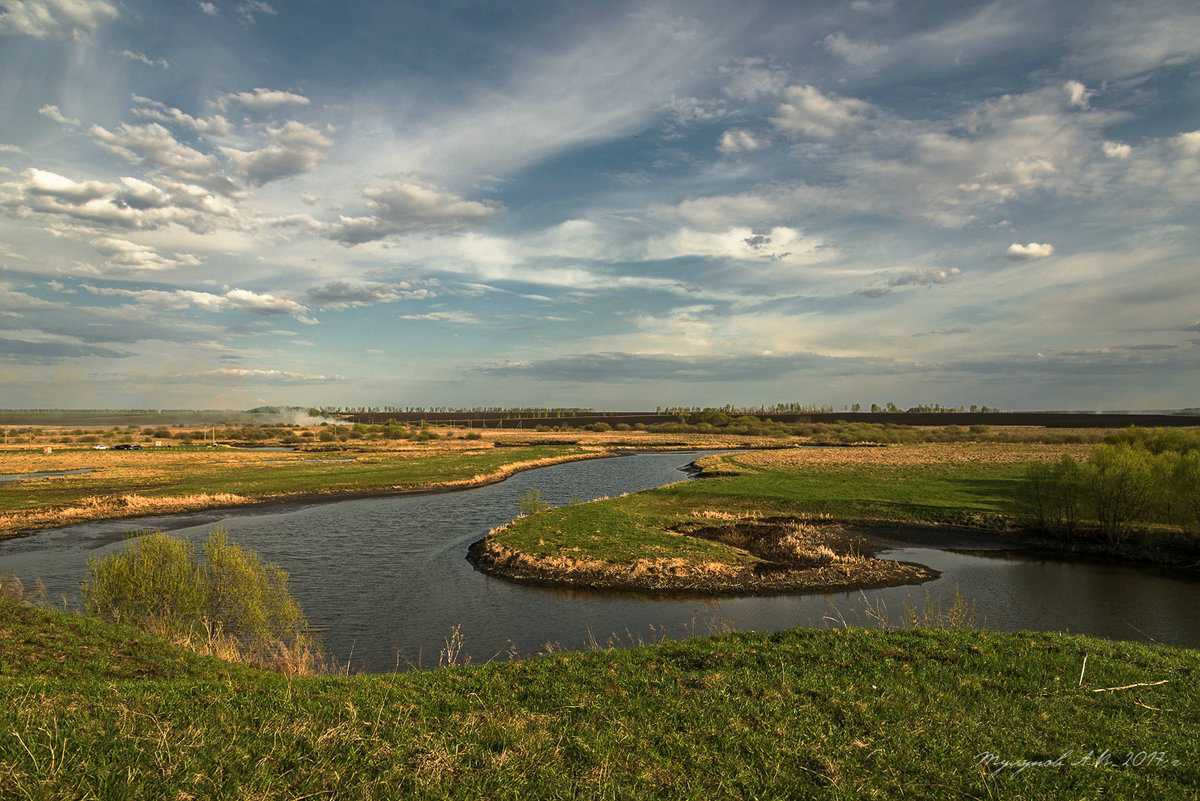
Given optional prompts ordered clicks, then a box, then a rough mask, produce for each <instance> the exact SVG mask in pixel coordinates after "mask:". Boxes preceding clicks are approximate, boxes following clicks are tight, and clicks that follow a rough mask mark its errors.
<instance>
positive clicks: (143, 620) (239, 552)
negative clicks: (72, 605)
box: [81, 529, 319, 666]
mask: <svg viewBox="0 0 1200 801" xmlns="http://www.w3.org/2000/svg"><path fill="white" fill-rule="evenodd" d="M81 590H82V594H83V601H84V606H85V608H86V609H87V611H88V612H90V613H91V614H94V615H97V616H99V617H105V618H110V619H113V620H121V621H125V622H127V623H131V624H134V625H137V626H140V627H142V628H145V629H148V630H151V631H154V632H156V633H159V634H163V635H165V636H167V637H169V638H171V639H174V640H176V641H178V642H183V643H185V644H189V645H193V646H195V644H196V643H201V644H204V643H211V641H212V640H213V638H214V636H215V637H216V638H219V639H220V640H222V641H223V642H225V643H228V644H231V645H232V647H233V648H234V650H235V651H236V655H237V657H238V659H239V661H245V662H250V663H253V664H259V665H263V666H274V665H276V664H278V663H279V661H280V658H281V657H287V658H288V659H289V660H290V659H292V658H294V656H295V654H296V653H297V652H303V653H306V654H309V655H310V656H315V655H317V654H319V649H318V648H317V646H316V644H315V643H314V641H313V640H312V638H311V636H310V635H309V634H308V624H307V622H306V621H305V619H304V614H303V612H301V611H300V606H299V605H298V604H297V603H296V601H295V599H293V598H292V596H291V595H290V594H289V592H288V588H287V574H286V573H285V572H284V571H283V570H281V569H280V568H278V567H276V566H275V565H273V564H270V563H267V562H264V561H262V559H261V558H260V557H259V556H258V554H256V553H254V552H253V551H250V550H247V549H245V548H243V547H241V546H240V545H237V544H236V543H233V542H230V541H229V538H228V536H227V534H226V533H225V531H224V530H222V529H217V530H216V531H214V532H213V533H212V535H211V536H210V537H209V538H208V540H207V541H206V542H205V543H204V545H203V547H202V548H201V550H200V552H199V553H197V551H196V550H195V548H193V546H192V545H191V543H189V542H188V541H187V540H185V539H182V538H178V537H171V536H169V535H166V534H163V533H162V532H161V531H155V532H150V533H146V534H143V535H141V536H138V537H137V538H136V539H134V540H133V541H131V542H130V543H129V545H128V547H126V548H125V550H124V551H122V552H120V553H116V554H112V555H111V556H107V557H105V558H103V559H91V560H89V561H88V578H87V579H86V580H85V581H84V583H83V584H82V585H81ZM308 661H309V662H311V661H312V660H311V659H310V660H308Z"/></svg>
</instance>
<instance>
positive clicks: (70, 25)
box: [0, 0, 117, 39]
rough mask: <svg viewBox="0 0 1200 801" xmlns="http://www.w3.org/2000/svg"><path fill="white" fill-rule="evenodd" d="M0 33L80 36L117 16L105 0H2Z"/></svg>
mask: <svg viewBox="0 0 1200 801" xmlns="http://www.w3.org/2000/svg"><path fill="white" fill-rule="evenodd" d="M0 9H2V10H3V13H2V14H0V35H2V34H13V33H18V34H24V35H26V36H34V37H37V38H38V39H45V38H50V37H53V38H70V37H80V36H83V35H84V34H87V33H91V32H92V31H94V30H96V29H97V28H99V27H100V26H101V25H104V24H105V23H107V22H111V21H113V20H114V19H116V18H117V9H116V8H115V7H114V6H113V5H111V4H110V3H107V2H105V0H0Z"/></svg>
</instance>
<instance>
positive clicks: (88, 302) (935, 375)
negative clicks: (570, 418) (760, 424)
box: [0, 0, 1200, 409]
mask: <svg viewBox="0 0 1200 801" xmlns="http://www.w3.org/2000/svg"><path fill="white" fill-rule="evenodd" d="M1198 71H1200V7H1198V6H1197V5H1196V4H1195V3H1194V2H1188V1H1181V2H1155V3H1114V2H1061V1H1060V2H993V3H980V2H967V3H964V2H903V3H901V2H890V1H889V0H854V1H853V2H847V3H839V4H837V5H836V6H835V5H834V4H829V3H817V2H777V3H770V2H753V1H751V2H744V1H743V2H736V3H735V2H709V3H697V2H678V3H671V2H639V3H624V4H617V3H595V4H592V3H582V4H566V3H558V2H543V3H538V2H522V3H494V2H449V3H433V2H428V3H414V2H409V3H404V2H388V3H378V2H376V3H360V2H353V3H344V4H343V3H314V2H291V3H286V4H285V3H282V2H279V3H270V4H269V3H267V2H262V0H248V1H247V2H238V1H234V2H220V1H219V0H214V1H213V2H180V3H155V2H148V0H0V109H2V110H3V113H0V380H3V383H4V394H3V397H2V398H0V405H4V406H9V407H85V408H86V407H91V408H99V407H134V408H156V407H174V408H179V407H186V408H197V407H211V408H230V407H241V408H245V407H249V406H255V405H259V404H263V403H295V404H312V405H320V404H336V405H446V404H449V405H465V406H476V405H489V406H492V405H496V406H499V405H525V404H531V405H539V406H554V405H579V406H595V407H597V408H606V407H607V408H617V407H621V408H638V407H643V408H653V407H654V406H656V405H659V404H663V403H668V404H669V403H687V404H723V403H727V402H731V403H737V404H754V403H773V402H775V401H784V400H800V401H804V402H809V403H814V404H832V405H835V406H839V407H840V406H842V405H843V404H848V403H854V402H862V403H864V404H866V405H869V404H870V403H871V402H874V401H878V402H883V401H888V400H892V401H895V402H897V403H899V405H900V406H901V407H907V406H910V405H915V404H917V403H921V402H939V403H945V404H964V405H969V404H972V403H986V404H988V405H991V406H1000V407H1004V408H1016V409H1019V408H1085V409H1088V408H1129V407H1133V408H1177V407H1187V406H1196V405H1197V397H1196V394H1195V388H1196V386H1197V375H1198V371H1197V368H1198V367H1200V358H1198V355H1200V347H1198V346H1200V280H1197V276H1198V275H1200V270H1198V267H1200V259H1198V257H1197V255H1196V254H1198V253H1200V232H1198V231H1197V229H1196V226H1195V221H1196V219H1197V212H1198V211H1200V203H1198V200H1200V81H1198V80H1197V77H1198V75H1197V73H1198Z"/></svg>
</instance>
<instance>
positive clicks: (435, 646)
mask: <svg viewBox="0 0 1200 801" xmlns="http://www.w3.org/2000/svg"><path fill="white" fill-rule="evenodd" d="M697 455H698V454H696V453H686V454H684V453H678V452H675V453H653V454H650V453H643V454H635V455H628V456H623V457H620V458H612V459H600V460H593V461H584V462H573V463H569V464H563V465H556V466H553V467H547V468H541V469H538V470H533V471H528V472H524V473H519V474H517V475H515V476H513V477H512V478H509V479H508V480H507V481H504V482H501V483H498V484H493V485H489V486H486V487H480V488H476V489H471V490H464V491H459V492H449V493H435V494H424V495H397V496H385V497H375V498H362V499H356V500H346V501H339V502H325V503H319V504H308V505H301V504H291V505H273V506H259V507H251V508H243V509H234V510H215V511H205V512H199V513H191V514H185V515H172V516H164V517H160V518H141V519H138V520H134V521H107V522H102V523H94V524H84V525H79V526H72V527H69V528H65V529H55V530H50V531H44V532H39V533H38V534H35V535H32V536H29V537H24V538H19V539H16V540H10V541H7V542H4V543H0V571H2V572H15V573H16V574H17V575H18V577H20V578H21V579H22V580H25V581H32V580H33V579H34V578H37V577H39V576H40V577H41V578H42V579H43V581H44V582H45V584H46V586H47V588H48V590H49V593H50V596H51V598H54V599H60V598H61V599H65V601H66V603H67V604H68V605H73V606H77V605H78V597H79V595H78V584H79V582H80V580H81V579H82V578H83V577H84V575H85V573H86V562H87V560H88V559H89V558H91V557H97V556H104V555H106V554H108V553H113V552H115V551H116V550H118V549H119V548H121V547H123V541H124V539H125V538H126V536H127V534H128V532H129V531H131V530H134V529H147V528H163V529H172V530H176V531H178V532H180V533H183V534H186V535H188V536H189V537H195V538H201V537H204V536H206V535H207V534H208V533H209V532H210V531H212V530H213V529H214V528H215V527H217V526H218V525H220V526H223V527H225V528H226V529H228V530H229V532H230V535H231V537H232V539H234V540H235V541H236V542H238V543H240V544H242V545H245V546H246V547H248V548H251V549H253V550H255V551H257V552H258V553H260V554H261V555H262V556H263V558H265V559H267V560H268V561H271V562H275V563H276V564H278V565H280V566H281V567H282V568H284V569H285V570H286V571H288V573H289V574H290V575H291V588H292V591H293V594H294V595H295V596H296V598H297V600H298V601H299V602H300V604H301V606H302V607H303V608H304V610H305V612H306V614H307V616H308V618H309V620H310V622H311V623H312V624H313V625H314V626H315V627H316V628H317V629H319V630H320V631H322V632H323V636H324V638H325V642H326V645H327V646H328V648H329V649H330V650H331V651H332V652H333V654H334V655H335V656H337V658H338V659H340V660H341V661H342V662H343V663H344V662H346V661H347V660H352V661H353V664H354V665H355V667H357V668H365V669H369V670H392V669H394V668H396V667H397V666H398V667H400V668H404V667H408V666H417V665H419V666H424V667H431V666H435V665H436V664H437V662H438V652H439V651H440V650H441V649H442V648H443V646H444V643H445V638H446V637H447V635H448V634H449V633H450V631H451V628H452V627H454V626H460V627H461V632H462V634H463V636H464V637H465V638H466V649H467V652H468V653H469V655H470V656H471V658H472V659H473V661H475V662H483V661H488V660H490V659H504V658H507V656H508V655H510V654H519V655H529V654H533V653H537V652H539V651H543V650H547V648H570V649H573V648H581V647H587V646H588V645H589V644H590V643H592V642H596V643H599V644H601V645H603V644H606V643H607V642H609V641H612V642H615V643H619V644H633V643H637V642H649V641H653V640H656V639H660V638H662V637H664V636H670V637H677V638H680V637H686V636H689V635H691V634H693V633H695V634H706V633H709V632H710V631H712V630H719V629H723V628H736V629H752V630H762V631H766V630H778V629H784V628H791V627H794V626H816V627H821V626H829V625H841V624H842V623H843V622H844V623H849V624H852V625H874V624H877V623H878V621H879V618H889V619H890V620H891V621H892V622H899V621H900V620H901V618H902V617H903V613H904V609H905V607H906V606H913V607H917V608H922V607H924V606H925V605H926V604H927V603H928V604H930V605H932V606H935V607H936V606H937V604H938V603H939V602H940V603H941V605H942V608H943V609H948V608H949V607H950V605H951V604H952V603H953V601H954V597H955V592H956V590H957V591H958V592H959V593H960V594H961V595H962V596H963V597H965V598H967V599H970V601H971V602H973V604H974V612H975V618H976V621H977V623H979V624H982V625H984V626H986V627H987V628H991V629H997V630H1006V631H1012V630H1019V629H1038V630H1050V631H1070V632H1078V633H1087V634H1094V635H1099V636H1104V637H1110V638H1118V639H1131V640H1140V641H1156V642H1163V643H1168V644H1176V645H1187V646H1191V647H1200V616H1197V615H1196V614H1195V612H1194V610H1195V608H1196V602H1197V600H1200V581H1198V579H1197V576H1196V574H1195V573H1194V572H1188V571H1182V570H1164V569H1153V568H1146V567H1139V566H1133V565H1127V564H1115V563H1094V562H1078V561H1062V560H1055V559H1047V558H1030V557H1021V556H1016V555H1014V554H1012V553H1008V552H1003V551H998V550H991V551H982V552H973V553H963V552H959V551H949V550H939V549H937V548H931V547H925V546H921V545H919V544H916V543H919V538H913V539H912V540H911V542H913V543H914V544H913V545H909V546H905V547H901V548H897V549H895V550H893V551H890V552H886V553H885V554H883V555H886V556H889V557H890V558H896V559H901V560H904V561H913V562H919V563H922V564H926V565H929V566H930V567H933V568H935V569H937V570H940V571H942V576H941V578H939V579H936V580H934V581H931V582H928V583H926V584H924V585H921V586H919V587H897V588H891V589H884V590H873V591H868V592H862V593H859V592H842V593H826V594H816V595H800V596H770V597H748V598H726V599H723V600H711V599H705V598H699V597H691V598H665V599H664V598H655V597H647V596H638V595H631V594H622V595H612V594H602V593H594V592H583V591H574V590H564V589H546V588H538V587H528V586H523V585H517V584H512V583H509V582H507V581H504V580H503V579H497V578H491V577H489V576H485V575H483V574H481V573H478V572H476V571H475V570H474V569H473V568H472V567H471V566H470V564H468V563H467V561H466V553H467V548H468V547H469V546H470V544H471V543H472V542H474V541H475V540H477V539H479V538H480V537H482V536H484V535H485V534H486V533H487V531H488V530H489V529H491V528H493V527H495V526H497V525H500V524H502V523H505V522H507V521H508V520H511V519H512V518H513V517H515V516H516V515H517V514H518V512H519V511H520V496H521V494H522V493H524V492H526V491H528V490H529V489H532V488H535V487H536V488H538V489H540V490H541V492H542V494H543V496H544V497H545V499H546V500H547V501H548V502H549V503H551V504H554V505H557V504H563V503H569V502H571V501H572V500H578V499H591V498H595V497H602V496H612V495H618V494H620V493H623V492H634V491H638V490H642V489H647V488H650V487H655V486H660V485H663V484H667V483H671V482H674V481H680V480H686V479H687V475H686V474H685V473H683V472H681V471H680V470H681V468H683V467H684V466H686V465H687V464H688V463H689V462H690V461H691V460H692V459H694V458H696V456H697ZM893 534H894V536H896V537H897V538H898V539H900V540H904V538H905V534H904V532H903V531H900V530H897V531H895V532H893ZM980 542H981V544H982V545H984V546H986V547H991V548H994V547H995V545H996V543H995V541H994V537H990V538H989V537H983V538H981V540H980Z"/></svg>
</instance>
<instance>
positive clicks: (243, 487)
mask: <svg viewBox="0 0 1200 801" xmlns="http://www.w3.org/2000/svg"><path fill="white" fill-rule="evenodd" d="M579 452H581V449H580V448H576V447H570V446H535V447H525V448H498V449H490V448H489V449H486V450H478V451H465V452H464V451H441V452H435V453H432V454H430V455H428V456H414V455H413V454H412V453H411V452H400V453H396V452H388V451H374V452H364V453H356V452H331V453H319V452H294V453H270V454H263V453H252V454H244V453H238V452H236V451H218V452H215V453H214V452H206V451H204V450H203V449H198V450H196V451H193V453H195V455H196V459H195V460H194V461H188V460H187V459H186V454H185V453H184V452H181V451H177V450H176V449H171V450H169V451H168V450H163V451H155V450H153V449H147V450H143V451H133V452H103V455H101V456H97V457H95V458H97V459H102V460H103V461H102V463H101V464H100V465H99V466H98V467H97V468H96V469H95V470H94V471H93V472H91V473H86V474H83V475H77V476H66V477H57V478H43V479H31V480H24V481H14V482H6V483H0V513H2V512H8V511H18V510H29V509H38V508H48V507H55V506H62V505H67V504H71V503H76V502H78V501H80V500H81V499H83V498H86V497H90V496H106V495H128V494H139V495H144V496H147V497H168V496H169V497H182V496H189V495H201V494H216V493H233V494H237V495H245V496H273V495H289V494H298V493H336V492H356V491H357V492H370V491H375V490H379V491H384V490H391V489H393V488H396V487H399V488H406V487H422V486H427V485H431V484H439V483H444V482H452V481H463V480H470V479H471V478H473V477H474V476H477V475H484V474H489V473H493V472H496V471H497V470H500V469H502V468H503V467H504V466H505V465H508V464H512V463H514V462H522V461H531V460H536V459H544V458H553V457H558V456H563V455H567V454H572V453H579ZM68 454H69V452H67V454H60V455H59V456H58V457H46V460H45V461H46V464H45V465H43V466H40V467H39V469H42V470H53V469H57V468H56V466H55V463H54V462H53V461H52V459H54V458H68ZM348 459H352V460H353V461H338V460H348ZM3 461H4V460H3V458H2V457H0V472H2V471H3V467H4V465H3ZM72 464H74V463H72Z"/></svg>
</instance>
